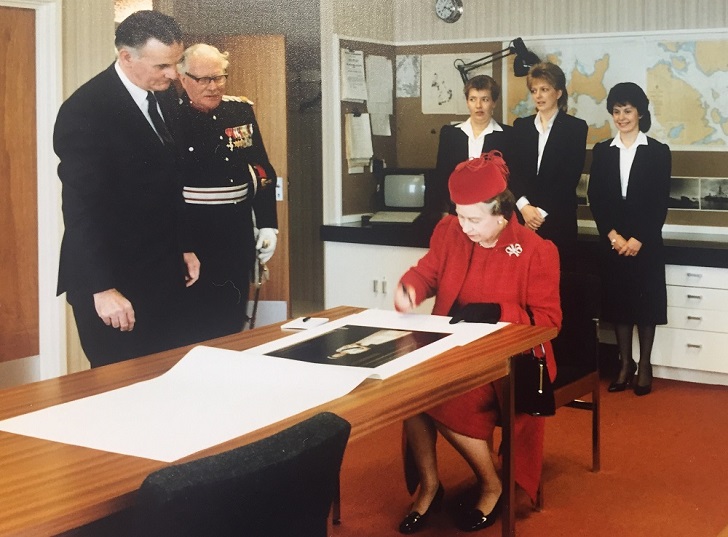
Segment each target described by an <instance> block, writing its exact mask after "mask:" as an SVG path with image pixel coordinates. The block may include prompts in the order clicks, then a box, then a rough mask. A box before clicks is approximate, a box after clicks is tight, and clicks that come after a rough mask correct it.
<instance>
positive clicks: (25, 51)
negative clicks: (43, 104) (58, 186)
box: [0, 7, 39, 362]
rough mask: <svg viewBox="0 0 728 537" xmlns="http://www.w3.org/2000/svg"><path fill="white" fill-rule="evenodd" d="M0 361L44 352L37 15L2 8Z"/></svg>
mask: <svg viewBox="0 0 728 537" xmlns="http://www.w3.org/2000/svg"><path fill="white" fill-rule="evenodd" d="M0 51H2V54H0V102H3V103H4V106H3V107H2V114H3V117H2V121H1V122H0V259H2V263H3V276H2V278H0V362H7V361H10V360H16V359H19V358H25V357H28V356H36V355H37V354H38V353H39V333H38V314H39V311H38V214H37V192H36V185H37V164H36V131H35V123H36V121H35V84H36V82H35V11H34V10H32V9H22V8H9V7H0Z"/></svg>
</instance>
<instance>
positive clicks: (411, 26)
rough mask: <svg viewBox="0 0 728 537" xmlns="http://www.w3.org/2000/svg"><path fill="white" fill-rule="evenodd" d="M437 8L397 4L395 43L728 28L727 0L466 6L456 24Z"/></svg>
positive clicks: (410, 0) (415, 1)
mask: <svg viewBox="0 0 728 537" xmlns="http://www.w3.org/2000/svg"><path fill="white" fill-rule="evenodd" d="M344 3H345V2H344ZM433 5H434V2H430V1H429V0H397V2H396V3H393V6H394V7H393V9H394V17H393V19H394V28H395V31H394V41H395V42H398V43H400V42H417V41H442V40H450V39H470V40H472V39H487V38H506V39H510V38H513V37H519V36H520V37H531V36H547V35H565V34H582V33H604V32H610V33H613V32H645V31H661V30H680V29H708V28H724V27H727V26H728V7H726V5H727V4H726V2H725V1H724V0H698V1H691V2H684V1H683V0H642V1H634V0H615V1H611V2H604V1H602V0H552V1H549V2H543V1H538V2H537V1H534V0H510V1H508V2H500V3H498V2H465V11H464V14H463V16H462V18H461V19H460V20H459V21H458V22H456V23H454V24H447V23H445V22H442V21H441V20H439V19H438V18H437V17H436V16H435V14H434V9H433ZM338 9H341V10H346V6H343V5H339V7H338ZM373 13H375V12H374V11H371V13H370V17H369V18H370V21H369V24H371V25H373V26H375V25H376V24H377V22H380V21H379V20H378V19H379V17H374V16H372V15H371V14H373ZM378 13H383V11H379V12H378ZM385 16H386V15H385ZM337 30H339V28H338V27H337ZM339 31H341V30H339ZM342 33H343V32H342ZM350 35H357V34H350Z"/></svg>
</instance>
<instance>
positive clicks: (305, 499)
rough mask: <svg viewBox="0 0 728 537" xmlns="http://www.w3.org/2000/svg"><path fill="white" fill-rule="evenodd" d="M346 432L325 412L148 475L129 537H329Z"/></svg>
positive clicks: (339, 421) (338, 420)
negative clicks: (259, 438)
mask: <svg viewBox="0 0 728 537" xmlns="http://www.w3.org/2000/svg"><path fill="white" fill-rule="evenodd" d="M350 429H351V426H350V425H349V423H348V422H346V421H345V420H343V419H341V418H339V417H338V416H336V415H334V414H331V413H328V412H324V413H321V414H318V415H316V416H314V417H312V418H309V419H307V420H305V421H303V422H301V423H298V424H296V425H294V426H292V427H290V428H288V429H286V430H284V431H282V432H280V433H277V434H275V435H273V436H271V437H269V438H265V439H263V440H260V441H258V442H255V443H253V444H250V445H247V446H243V447H240V448H236V449H233V450H230V451H226V452H224V453H220V454H218V455H212V456H209V457H205V458H202V459H198V460H195V461H191V462H188V463H184V464H179V465H173V466H168V467H166V468H163V469H161V470H158V471H156V472H153V473H152V474H150V475H149V476H147V478H146V479H145V480H144V482H143V483H142V485H141V488H140V489H139V492H138V494H137V501H136V505H137V507H136V511H135V516H134V526H135V531H134V533H133V535H134V536H135V537H137V536H149V537H152V536H154V537H208V536H213V535H214V536H215V537H226V536H236V537H238V536H245V537H326V535H327V529H328V514H329V510H330V509H331V502H332V500H333V498H334V494H335V492H336V489H337V487H338V480H339V470H340V468H341V461H342V458H343V456H344V449H345V447H346V443H347V440H348V438H349V431H350Z"/></svg>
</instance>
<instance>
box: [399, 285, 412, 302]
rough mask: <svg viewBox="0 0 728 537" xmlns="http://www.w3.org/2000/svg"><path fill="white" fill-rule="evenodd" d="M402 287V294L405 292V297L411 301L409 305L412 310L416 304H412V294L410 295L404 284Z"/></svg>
mask: <svg viewBox="0 0 728 537" xmlns="http://www.w3.org/2000/svg"><path fill="white" fill-rule="evenodd" d="M400 286H401V287H402V292H403V293H404V294H405V295H407V300H409V305H410V308H414V307H415V303H414V302H412V296H410V294H409V293H408V292H407V288H406V287H405V286H404V284H403V283H402V284H400Z"/></svg>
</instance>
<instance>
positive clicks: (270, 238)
mask: <svg viewBox="0 0 728 537" xmlns="http://www.w3.org/2000/svg"><path fill="white" fill-rule="evenodd" d="M277 242H278V230H277V229H273V228H272V227H264V228H261V229H259V230H258V242H257V243H256V244H255V250H256V251H257V252H258V259H259V260H260V262H261V263H263V264H265V263H267V262H268V261H269V260H270V258H271V257H273V252H275V251H276V243H277Z"/></svg>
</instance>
